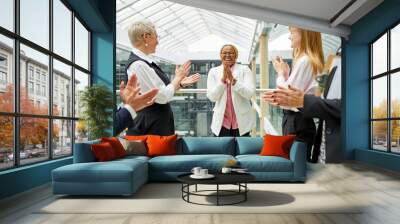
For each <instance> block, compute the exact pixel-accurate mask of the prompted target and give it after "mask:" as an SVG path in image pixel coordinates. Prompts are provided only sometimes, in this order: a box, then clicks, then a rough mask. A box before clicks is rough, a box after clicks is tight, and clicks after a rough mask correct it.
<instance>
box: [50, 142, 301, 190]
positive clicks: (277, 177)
mask: <svg viewBox="0 0 400 224" xmlns="http://www.w3.org/2000/svg"><path fill="white" fill-rule="evenodd" d="M94 143H98V141H92V142H86V143H77V144H75V151H74V163H73V164H70V165H67V166H63V167H59V168H57V169H55V170H53V171H52V180H53V183H52V184H53V193H54V194H68V195H131V194H134V193H135V192H136V191H137V190H138V189H139V188H140V187H141V186H143V185H144V184H145V183H147V182H148V181H152V182H160V181H176V177H177V176H178V175H180V174H183V173H187V172H190V170H191V169H192V168H193V167H196V166H200V167H203V168H207V169H209V170H210V172H218V171H219V170H220V169H221V168H222V167H223V166H224V165H225V164H226V163H227V161H228V160H230V159H234V160H236V161H237V162H238V163H239V165H240V166H241V167H242V168H247V169H248V171H249V172H250V173H251V174H253V175H254V176H255V177H256V181H260V182H277V181H279V182H282V181H284V182H304V181H305V180H306V147H305V144H304V143H301V142H294V143H293V145H292V148H291V151H290V159H285V158H282V157H276V156H260V155H258V154H259V153H260V150H261V148H262V146H263V138H261V137H258V138H252V137H238V138H233V137H221V138H218V137H183V138H180V139H178V141H177V144H176V150H177V155H172V156H157V157H153V158H150V157H146V156H127V157H125V158H122V159H118V160H113V161H108V162H95V158H94V155H93V154H92V151H91V149H90V145H91V144H94Z"/></svg>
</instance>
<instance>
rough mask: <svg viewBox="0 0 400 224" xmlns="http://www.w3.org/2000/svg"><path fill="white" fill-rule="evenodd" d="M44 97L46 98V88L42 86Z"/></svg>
mask: <svg viewBox="0 0 400 224" xmlns="http://www.w3.org/2000/svg"><path fill="white" fill-rule="evenodd" d="M42 96H44V97H45V96H46V86H42Z"/></svg>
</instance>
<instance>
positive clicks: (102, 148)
mask: <svg viewBox="0 0 400 224" xmlns="http://www.w3.org/2000/svg"><path fill="white" fill-rule="evenodd" d="M91 149H92V152H93V154H94V157H95V158H96V160H97V161H99V162H104V161H110V160H113V159H116V158H117V156H116V155H115V151H114V149H113V148H112V146H111V144H110V143H108V142H102V143H100V144H93V145H91Z"/></svg>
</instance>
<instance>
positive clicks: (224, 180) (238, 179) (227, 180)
mask: <svg viewBox="0 0 400 224" xmlns="http://www.w3.org/2000/svg"><path fill="white" fill-rule="evenodd" d="M190 175H191V173H189V174H182V175H179V176H178V177H177V179H178V181H180V182H181V183H182V189H181V190H182V199H183V200H184V201H186V202H188V203H192V204H198V205H217V206H221V205H234V204H239V203H241V202H245V201H246V200H247V192H248V191H249V188H248V187H247V183H249V182H252V181H254V180H255V177H254V176H253V175H251V174H249V173H227V174H222V173H216V174H213V175H214V176H215V177H214V178H212V179H193V178H191V177H190ZM199 184H204V185H215V186H216V189H215V190H198V189H197V185H199ZM193 185H194V186H195V190H194V191H190V186H193ZM220 185H236V186H238V188H237V190H223V189H220ZM209 192H214V193H215V194H206V193H209ZM190 196H203V197H210V196H211V197H216V199H217V203H216V204H202V203H197V202H193V201H191V200H190ZM232 196H240V199H239V200H237V201H234V202H231V203H223V202H222V203H221V197H232Z"/></svg>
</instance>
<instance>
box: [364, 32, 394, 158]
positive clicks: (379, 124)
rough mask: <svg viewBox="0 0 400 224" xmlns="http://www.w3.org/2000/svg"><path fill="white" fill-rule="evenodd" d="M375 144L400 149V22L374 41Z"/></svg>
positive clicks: (371, 46) (373, 105)
mask: <svg viewBox="0 0 400 224" xmlns="http://www.w3.org/2000/svg"><path fill="white" fill-rule="evenodd" d="M370 51H371V78H370V80H371V148H372V149H374V150H381V151H386V152H392V153H400V91H399V90H398V86H399V85H400V25H397V26H395V27H393V28H391V29H389V30H387V31H386V32H385V33H384V34H383V35H381V36H380V37H379V38H378V39H377V40H375V41H374V42H373V43H371V45H370Z"/></svg>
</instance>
